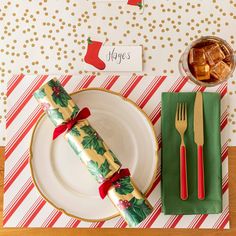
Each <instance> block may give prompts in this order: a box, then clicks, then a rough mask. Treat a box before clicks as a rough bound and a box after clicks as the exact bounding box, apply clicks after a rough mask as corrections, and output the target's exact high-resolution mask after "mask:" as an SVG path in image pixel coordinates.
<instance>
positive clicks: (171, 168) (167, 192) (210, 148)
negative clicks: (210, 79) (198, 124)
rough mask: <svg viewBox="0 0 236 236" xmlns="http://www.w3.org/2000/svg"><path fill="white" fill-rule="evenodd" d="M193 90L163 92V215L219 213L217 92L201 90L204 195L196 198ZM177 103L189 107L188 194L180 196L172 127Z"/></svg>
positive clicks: (175, 136)
mask: <svg viewBox="0 0 236 236" xmlns="http://www.w3.org/2000/svg"><path fill="white" fill-rule="evenodd" d="M195 96H196V93H163V94H162V125H161V126H162V186H161V187H162V203H163V207H162V211H163V212H164V213H165V214H173V215H178V214H215V213H220V212H222V190H221V184H222V177H221V175H222V173H221V168H222V166H221V141H220V95H219V94H218V93H203V107H204V108H203V110H204V139H205V143H204V165H205V167H204V169H205V192H206V198H205V200H203V201H201V200H198V197H197V145H196V144H195V142H194V132H193V128H194V127H193V117H194V101H195ZM178 102H186V103H187V106H188V128H187V130H186V133H185V144H186V148H187V151H186V155H187V178H188V194H189V198H188V200H186V201H182V200H181V199H180V180H179V173H180V162H179V160H180V158H179V152H180V151H179V147H180V136H179V133H178V132H177V130H176V129H175V113H176V106H177V103H178Z"/></svg>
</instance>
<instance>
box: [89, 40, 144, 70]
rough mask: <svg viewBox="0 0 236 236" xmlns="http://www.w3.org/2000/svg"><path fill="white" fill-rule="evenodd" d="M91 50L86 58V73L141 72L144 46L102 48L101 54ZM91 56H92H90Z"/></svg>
mask: <svg viewBox="0 0 236 236" xmlns="http://www.w3.org/2000/svg"><path fill="white" fill-rule="evenodd" d="M95 52H96V49H95V50H91V52H89V50H88V51H87V53H86V56H85V60H84V61H85V63H84V65H85V66H84V70H85V71H110V72H141V71H142V70H143V66H142V46H134V45H132V46H102V47H101V48H100V50H99V54H97V53H95ZM89 54H90V55H89Z"/></svg>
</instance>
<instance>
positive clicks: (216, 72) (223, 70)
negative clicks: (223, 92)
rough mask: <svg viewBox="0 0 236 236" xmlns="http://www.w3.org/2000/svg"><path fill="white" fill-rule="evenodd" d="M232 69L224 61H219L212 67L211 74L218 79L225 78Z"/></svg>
mask: <svg viewBox="0 0 236 236" xmlns="http://www.w3.org/2000/svg"><path fill="white" fill-rule="evenodd" d="M230 71H231V69H230V67H229V66H228V65H227V64H226V63H225V62H223V61H220V62H218V63H217V64H216V65H215V66H214V67H212V68H211V71H210V74H211V75H212V76H213V77H214V78H215V79H218V80H224V79H226V78H227V76H228V75H229V73H230Z"/></svg>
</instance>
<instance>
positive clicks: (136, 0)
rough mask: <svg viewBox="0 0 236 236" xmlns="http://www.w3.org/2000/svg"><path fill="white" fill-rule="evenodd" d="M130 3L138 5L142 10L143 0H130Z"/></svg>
mask: <svg viewBox="0 0 236 236" xmlns="http://www.w3.org/2000/svg"><path fill="white" fill-rule="evenodd" d="M128 5H132V6H138V7H139V9H140V10H141V9H142V8H143V3H142V0H128Z"/></svg>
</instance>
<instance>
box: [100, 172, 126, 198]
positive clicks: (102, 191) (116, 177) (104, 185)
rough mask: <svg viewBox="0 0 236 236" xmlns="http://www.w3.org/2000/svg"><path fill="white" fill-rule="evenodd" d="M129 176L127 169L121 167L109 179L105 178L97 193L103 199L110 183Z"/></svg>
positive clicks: (113, 183)
mask: <svg viewBox="0 0 236 236" xmlns="http://www.w3.org/2000/svg"><path fill="white" fill-rule="evenodd" d="M128 176H130V172H129V169H121V170H120V171H119V172H116V173H115V174H114V175H113V176H112V177H111V178H110V179H108V180H106V181H105V182H104V183H102V184H101V185H100V187H99V194H100V196H101V198H102V199H104V198H105V197H106V195H107V193H108V190H109V189H110V187H111V186H112V185H115V183H116V182H117V181H118V180H120V179H122V178H125V177H128Z"/></svg>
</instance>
